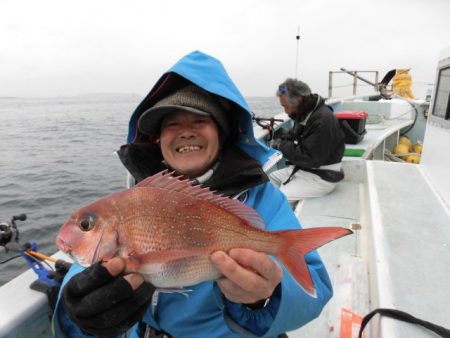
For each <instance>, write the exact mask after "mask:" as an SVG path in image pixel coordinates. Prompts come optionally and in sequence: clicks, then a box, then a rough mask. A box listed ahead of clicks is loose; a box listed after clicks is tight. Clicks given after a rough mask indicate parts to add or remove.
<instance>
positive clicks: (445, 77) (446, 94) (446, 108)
mask: <svg viewBox="0 0 450 338" xmlns="http://www.w3.org/2000/svg"><path fill="white" fill-rule="evenodd" d="M433 115H434V116H439V117H442V118H444V119H446V120H449V119H450V67H447V68H444V69H441V70H440V72H439V81H438V85H437V91H436V100H435V102H434V108H433Z"/></svg>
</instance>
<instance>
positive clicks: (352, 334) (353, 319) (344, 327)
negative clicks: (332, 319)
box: [339, 308, 364, 338]
mask: <svg viewBox="0 0 450 338" xmlns="http://www.w3.org/2000/svg"><path fill="white" fill-rule="evenodd" d="M361 322H362V317H361V316H359V315H357V314H356V313H354V312H351V311H350V310H347V309H344V308H342V311H341V333H340V335H339V338H358V333H359V329H360V327H361ZM362 337H363V338H364V333H363V335H362Z"/></svg>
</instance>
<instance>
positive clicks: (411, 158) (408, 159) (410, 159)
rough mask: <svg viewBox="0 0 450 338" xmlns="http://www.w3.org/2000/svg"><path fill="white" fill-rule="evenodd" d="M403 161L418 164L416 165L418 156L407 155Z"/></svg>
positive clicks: (418, 159) (418, 160) (418, 161)
mask: <svg viewBox="0 0 450 338" xmlns="http://www.w3.org/2000/svg"><path fill="white" fill-rule="evenodd" d="M403 160H404V161H406V162H409V163H416V164H418V163H420V155H408V156H405V158H404V159H403Z"/></svg>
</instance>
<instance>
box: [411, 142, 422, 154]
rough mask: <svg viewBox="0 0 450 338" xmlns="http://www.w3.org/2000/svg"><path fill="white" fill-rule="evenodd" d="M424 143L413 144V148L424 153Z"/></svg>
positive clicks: (419, 152) (416, 151) (414, 150)
mask: <svg viewBox="0 0 450 338" xmlns="http://www.w3.org/2000/svg"><path fill="white" fill-rule="evenodd" d="M422 149H423V145H422V144H420V143H416V144H414V145H413V146H412V150H413V152H415V153H418V154H422Z"/></svg>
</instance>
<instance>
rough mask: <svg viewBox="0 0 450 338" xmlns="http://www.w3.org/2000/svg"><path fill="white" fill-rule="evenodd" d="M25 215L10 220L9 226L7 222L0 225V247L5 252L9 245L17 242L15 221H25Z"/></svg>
mask: <svg viewBox="0 0 450 338" xmlns="http://www.w3.org/2000/svg"><path fill="white" fill-rule="evenodd" d="M26 219H27V215H25V214H20V215H17V216H13V217H12V218H11V222H10V224H9V223H7V222H2V223H0V246H3V247H4V248H5V250H6V251H8V249H9V245H8V244H9V243H10V242H12V241H14V242H16V243H18V242H19V229H18V228H17V225H16V221H22V222H23V221H25V220H26Z"/></svg>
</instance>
